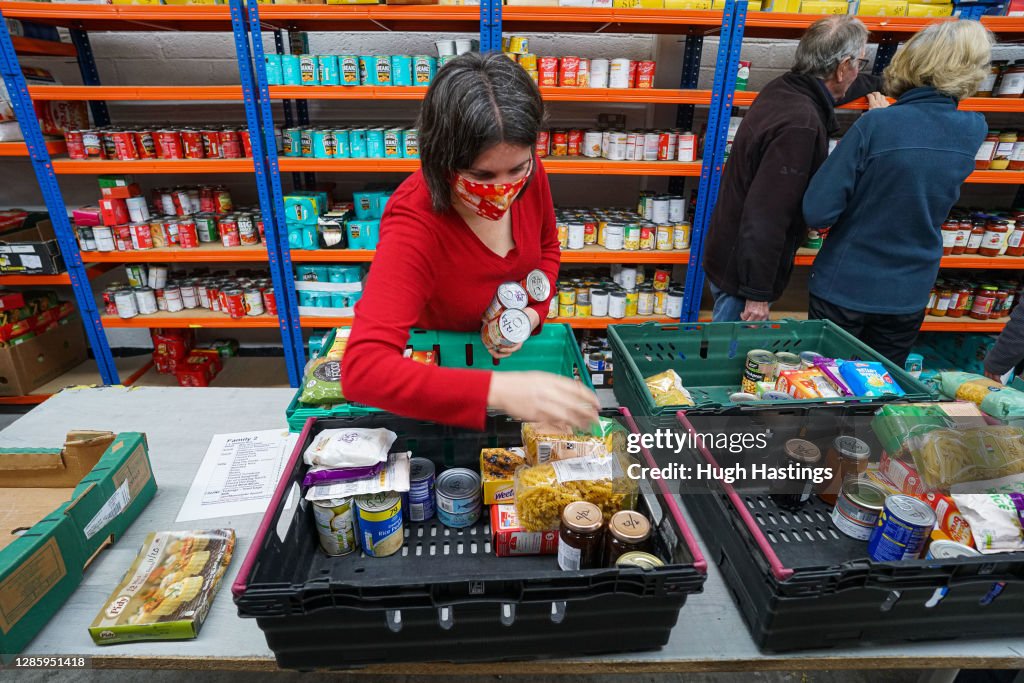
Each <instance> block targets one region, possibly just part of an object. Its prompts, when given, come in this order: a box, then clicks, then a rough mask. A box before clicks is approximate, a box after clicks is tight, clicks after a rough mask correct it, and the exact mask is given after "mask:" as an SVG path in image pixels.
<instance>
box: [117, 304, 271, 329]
mask: <svg viewBox="0 0 1024 683" xmlns="http://www.w3.org/2000/svg"><path fill="white" fill-rule="evenodd" d="M100 320H101V322H102V323H103V327H106V328H136V329H138V328H143V329H145V328H153V327H175V328H188V327H193V328H211V329H238V328H276V327H278V321H277V316H276V315H273V316H272V315H254V316H246V317H245V318H231V317H229V316H227V315H226V314H224V313H214V312H212V311H207V310H206V309H193V310H186V311H180V312H178V313H167V312H160V313H154V314H152V315H137V316H135V317H134V318H119V317H117V316H113V315H104V316H101V317H100Z"/></svg>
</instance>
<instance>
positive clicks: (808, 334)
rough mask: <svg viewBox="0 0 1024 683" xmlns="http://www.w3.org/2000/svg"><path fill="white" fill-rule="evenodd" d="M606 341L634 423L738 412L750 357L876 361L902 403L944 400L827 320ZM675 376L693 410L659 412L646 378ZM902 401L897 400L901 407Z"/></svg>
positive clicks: (629, 331)
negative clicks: (642, 418)
mask: <svg viewBox="0 0 1024 683" xmlns="http://www.w3.org/2000/svg"><path fill="white" fill-rule="evenodd" d="M608 339H609V341H610V343H611V347H612V353H613V354H614V362H615V369H614V376H615V397H616V399H617V400H618V401H619V403H620V404H621V405H624V406H626V407H627V408H629V409H630V410H631V411H632V412H633V413H634V414H635V415H665V414H669V413H675V412H677V411H679V410H686V411H688V412H691V411H699V412H706V413H718V412H723V411H725V410H727V409H730V408H733V407H735V406H737V405H740V404H735V403H732V402H731V401H730V400H729V395H730V394H732V393H734V392H737V391H739V390H740V382H741V380H742V377H743V368H744V365H745V363H746V358H747V352H748V351H750V350H751V349H766V350H768V351H772V352H779V351H788V352H790V353H800V352H801V351H817V352H818V353H820V354H822V355H823V356H826V357H829V358H842V359H844V360H864V361H878V362H880V363H882V364H883V365H884V366H885V368H886V369H887V370H888V371H889V374H890V375H891V376H892V378H893V379H894V380H895V381H896V383H897V384H899V385H900V387H902V388H903V390H904V391H905V392H906V397H905V398H904V399H900V400H919V401H927V400H936V399H937V398H938V394H937V393H936V392H935V391H933V390H931V389H929V388H928V387H927V386H925V384H924V383H923V382H921V381H920V380H917V379H915V378H914V377H912V376H911V375H910V374H909V373H908V372H906V371H905V370H904V369H903V368H900V367H897V366H896V365H894V364H893V363H891V362H890V361H888V360H887V359H885V358H883V357H882V356H881V355H880V354H878V353H877V352H876V351H874V350H872V349H871V348H870V347H869V346H867V345H866V344H864V343H863V342H861V341H859V340H858V339H856V338H855V337H854V336H853V335H851V334H850V333H848V332H846V331H845V330H843V329H842V328H840V327H839V326H838V325H836V324H835V323H832V322H830V321H828V320H770V321H765V322H737V323H681V324H660V323H644V324H643V325H612V326H610V327H609V328H608ZM670 368H671V369H673V370H675V371H676V372H677V373H679V376H680V377H681V378H682V380H683V386H684V387H686V389H687V390H689V392H690V394H691V395H692V396H693V400H694V403H695V405H694V406H692V407H687V406H664V407H657V406H655V405H654V399H652V398H651V395H650V392H648V390H647V386H646V384H644V378H645V377H650V376H651V375H656V374H658V373H659V372H663V371H665V370H668V369H670ZM896 398H897V397H892V399H896ZM866 400H871V401H884V400H887V399H886V398H885V397H882V398H879V397H874V398H867V397H856V396H853V397H847V398H844V399H829V400H828V402H829V403H840V402H842V403H848V402H855V401H866ZM820 403H822V400H821V399H803V400H791V401H784V402H783V401H758V402H757V403H756V404H755V403H748V404H743V405H757V406H774V405H782V404H784V405H787V406H789V405H802V404H820Z"/></svg>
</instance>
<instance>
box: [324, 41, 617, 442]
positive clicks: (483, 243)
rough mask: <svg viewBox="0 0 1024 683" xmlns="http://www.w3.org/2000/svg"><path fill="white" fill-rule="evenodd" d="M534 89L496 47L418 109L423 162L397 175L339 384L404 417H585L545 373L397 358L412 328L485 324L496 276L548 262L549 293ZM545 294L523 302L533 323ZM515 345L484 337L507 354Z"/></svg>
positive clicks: (586, 399) (437, 83) (552, 271)
mask: <svg viewBox="0 0 1024 683" xmlns="http://www.w3.org/2000/svg"><path fill="white" fill-rule="evenodd" d="M543 118H544V103H543V101H542V100H541V96H540V90H539V89H538V88H537V86H536V84H535V83H534V82H533V81H532V80H531V79H530V77H529V75H527V73H526V72H525V71H524V70H523V69H522V67H520V66H519V65H518V64H516V63H515V62H513V61H511V60H510V59H508V58H507V57H505V56H504V55H502V54H500V53H496V54H488V55H480V54H468V55H463V56H461V57H459V58H458V59H456V60H453V61H451V62H449V63H448V64H447V65H445V66H444V68H442V69H441V70H440V71H438V74H437V77H436V78H435V79H434V82H433V83H432V84H431V86H430V88H429V89H428V90H427V94H426V97H425V99H424V101H423V108H422V110H421V112H420V121H419V135H420V156H421V160H422V167H421V170H420V171H417V172H416V173H414V174H412V175H411V176H409V178H407V179H406V180H405V182H403V183H402V184H401V186H399V188H398V190H396V191H395V193H394V195H392V197H391V199H390V200H389V201H388V203H387V208H386V209H385V212H384V218H383V220H382V221H381V229H380V243H379V245H378V247H377V253H376V255H375V256H374V260H373V265H372V267H371V268H370V274H369V276H368V277H367V280H366V284H365V288H364V292H363V296H362V298H361V299H360V300H359V303H357V304H356V316H355V323H354V324H353V327H352V333H351V336H350V337H349V341H348V346H347V348H346V350H345V361H344V391H345V396H346V397H347V398H348V399H349V400H351V401H356V402H358V403H365V404H368V405H372V406H377V407H379V408H382V409H384V410H387V411H389V412H393V413H397V414H400V415H405V416H408V417H414V418H420V419H425V420H431V421H435V422H443V423H447V424H451V425H456V426H460V427H468V428H471V429H482V428H483V426H484V420H485V416H486V411H487V409H488V408H493V409H496V410H499V411H501V412H504V413H507V414H509V415H512V416H514V417H516V418H519V419H522V420H530V421H546V422H556V423H563V424H570V425H573V426H577V427H580V428H585V427H588V426H589V425H590V424H591V423H593V422H594V421H596V419H597V409H598V407H599V406H598V401H597V397H596V396H595V395H594V394H593V392H591V391H590V390H588V389H586V388H585V387H584V386H583V385H582V384H580V383H578V382H575V381H573V380H571V379H567V378H565V377H559V376H557V375H553V374H548V373H543V372H491V371H483V370H469V369H456V368H441V367H435V366H428V365H422V364H420V363H417V362H415V361H413V360H410V359H407V358H403V357H402V354H403V352H404V350H405V345H406V342H407V341H408V339H409V330H410V328H413V327H421V328H426V329H433V330H452V331H461V332H470V331H479V330H480V329H481V325H482V323H481V317H482V315H483V313H484V311H485V310H486V309H487V306H488V304H489V303H490V302H491V299H492V297H493V296H494V293H495V291H496V290H497V289H498V285H500V284H501V283H503V282H509V281H516V282H518V281H520V280H522V279H523V278H525V277H526V275H527V273H529V272H530V271H531V270H533V269H537V268H539V269H540V270H542V271H543V272H544V273H545V274H546V275H547V276H548V279H549V280H550V281H551V291H552V292H554V291H555V289H556V288H555V281H556V279H557V277H558V264H559V247H558V233H557V229H556V228H555V215H554V207H553V205H552V202H551V190H550V188H549V186H548V179H547V175H546V174H545V172H544V167H543V166H542V165H541V163H540V161H539V160H537V159H536V158H535V157H534V154H533V152H534V146H535V143H536V140H537V133H538V131H539V129H540V126H541V123H542V121H543ZM547 310H548V302H547V301H545V302H543V303H537V304H533V305H531V306H530V307H529V308H528V309H527V310H526V313H527V315H528V316H529V318H530V322H531V324H532V326H533V329H534V330H535V331H536V330H538V329H540V326H541V325H542V323H543V320H544V317H545V316H546V314H547ZM518 348H519V347H518V346H516V347H502V348H501V349H495V348H490V351H491V354H492V355H493V356H494V357H495V358H499V359H500V358H503V357H506V356H508V355H509V354H511V353H514V352H515V351H516V350H518Z"/></svg>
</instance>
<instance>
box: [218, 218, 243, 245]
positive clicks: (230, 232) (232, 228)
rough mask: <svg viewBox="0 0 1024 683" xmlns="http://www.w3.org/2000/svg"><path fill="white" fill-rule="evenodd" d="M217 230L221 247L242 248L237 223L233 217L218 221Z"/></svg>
mask: <svg viewBox="0 0 1024 683" xmlns="http://www.w3.org/2000/svg"><path fill="white" fill-rule="evenodd" d="M217 230H218V231H220V243H221V244H222V245H223V246H225V247H240V246H242V241H241V237H240V236H239V234H238V223H237V222H236V221H235V219H234V218H233V217H224V218H222V219H221V220H220V221H218V223H217Z"/></svg>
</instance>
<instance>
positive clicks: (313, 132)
mask: <svg viewBox="0 0 1024 683" xmlns="http://www.w3.org/2000/svg"><path fill="white" fill-rule="evenodd" d="M277 149H278V151H279V152H280V153H281V155H282V156H286V157H308V158H312V159H419V157H420V145H419V131H418V130H417V129H415V128H401V127H397V128H385V127H381V126H376V127H374V126H355V127H353V126H344V127H342V126H337V127H335V126H317V127H310V128H279V129H277Z"/></svg>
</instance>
